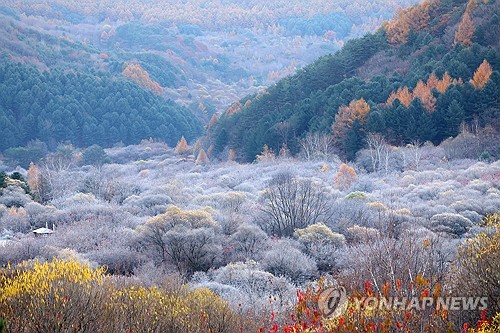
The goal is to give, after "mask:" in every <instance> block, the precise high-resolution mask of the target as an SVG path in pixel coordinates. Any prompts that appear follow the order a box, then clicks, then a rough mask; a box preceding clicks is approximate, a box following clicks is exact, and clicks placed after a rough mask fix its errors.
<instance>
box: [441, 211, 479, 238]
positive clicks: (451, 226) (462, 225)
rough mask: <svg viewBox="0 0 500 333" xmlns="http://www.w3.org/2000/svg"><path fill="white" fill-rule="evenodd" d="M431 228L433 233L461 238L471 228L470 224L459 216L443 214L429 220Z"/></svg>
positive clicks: (466, 219)
mask: <svg viewBox="0 0 500 333" xmlns="http://www.w3.org/2000/svg"><path fill="white" fill-rule="evenodd" d="M431 226H432V229H433V230H434V231H435V232H444V233H448V234H451V235H454V236H461V235H463V234H465V233H466V232H467V231H468V230H469V229H470V228H471V227H472V222H471V221H470V220H469V219H468V218H466V217H463V216H462V215H460V214H451V213H443V214H436V215H434V216H433V217H432V218H431Z"/></svg>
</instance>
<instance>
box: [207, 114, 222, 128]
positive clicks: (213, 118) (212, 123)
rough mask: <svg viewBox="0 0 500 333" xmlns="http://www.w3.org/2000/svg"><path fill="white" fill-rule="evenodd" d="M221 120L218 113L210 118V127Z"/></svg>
mask: <svg viewBox="0 0 500 333" xmlns="http://www.w3.org/2000/svg"><path fill="white" fill-rule="evenodd" d="M218 122H219V117H217V115H216V114H214V115H213V116H212V118H210V121H209V122H208V129H211V128H212V127H213V126H214V125H215V124H217V123H218Z"/></svg>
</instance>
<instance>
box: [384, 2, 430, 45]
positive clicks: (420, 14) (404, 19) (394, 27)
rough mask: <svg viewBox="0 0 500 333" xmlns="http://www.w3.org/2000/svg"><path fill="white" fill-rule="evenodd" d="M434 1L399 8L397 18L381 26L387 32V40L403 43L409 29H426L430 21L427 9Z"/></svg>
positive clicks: (405, 40) (392, 42)
mask: <svg viewBox="0 0 500 333" xmlns="http://www.w3.org/2000/svg"><path fill="white" fill-rule="evenodd" d="M435 3H436V1H429V0H426V1H424V2H423V3H422V4H420V5H418V6H414V7H411V8H408V9H404V10H403V9H399V10H398V13H397V19H396V20H391V21H389V22H385V23H384V25H383V27H384V29H385V30H386V32H387V40H388V41H389V43H391V44H393V45H399V44H404V43H406V42H407V41H408V36H409V34H410V31H411V30H413V31H420V30H424V29H427V26H428V24H429V21H430V15H429V10H430V9H431V7H432V6H433V5H434V4H435Z"/></svg>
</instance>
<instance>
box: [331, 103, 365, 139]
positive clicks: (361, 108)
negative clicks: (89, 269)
mask: <svg viewBox="0 0 500 333" xmlns="http://www.w3.org/2000/svg"><path fill="white" fill-rule="evenodd" d="M369 112H370V106H369V105H368V103H366V101H365V100H364V99H363V98H362V99H359V100H353V101H351V103H349V106H345V105H342V106H341V107H340V108H339V112H338V113H337V114H336V115H335V123H334V124H333V125H332V132H333V134H334V135H335V136H336V137H343V136H344V135H345V134H346V132H347V130H349V129H350V128H351V127H352V124H353V123H354V122H355V121H356V120H359V122H360V123H361V124H364V123H365V122H366V117H367V116H368V113H369Z"/></svg>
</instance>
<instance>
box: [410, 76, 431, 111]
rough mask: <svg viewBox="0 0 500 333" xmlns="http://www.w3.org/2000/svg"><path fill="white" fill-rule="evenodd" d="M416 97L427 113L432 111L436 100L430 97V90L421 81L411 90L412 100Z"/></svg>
mask: <svg viewBox="0 0 500 333" xmlns="http://www.w3.org/2000/svg"><path fill="white" fill-rule="evenodd" d="M417 97H418V99H420V101H421V102H422V105H423V106H424V108H425V109H426V110H427V111H430V112H432V111H434V109H435V105H434V104H435V103H436V98H435V97H434V96H433V95H432V88H431V87H430V86H429V85H427V84H425V83H424V82H423V81H422V80H419V81H418V83H417V86H416V87H415V89H413V99H415V98H417Z"/></svg>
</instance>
